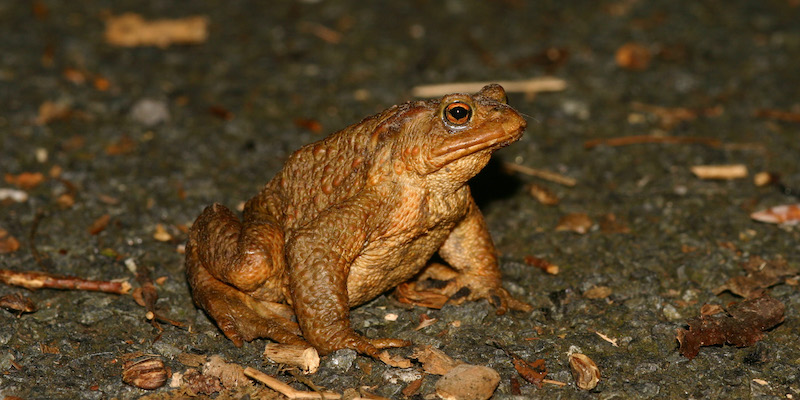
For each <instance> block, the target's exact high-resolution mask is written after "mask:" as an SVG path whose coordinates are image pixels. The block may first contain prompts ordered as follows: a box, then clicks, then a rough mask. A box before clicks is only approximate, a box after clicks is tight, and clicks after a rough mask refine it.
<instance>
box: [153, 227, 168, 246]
mask: <svg viewBox="0 0 800 400" xmlns="http://www.w3.org/2000/svg"><path fill="white" fill-rule="evenodd" d="M153 239H155V240H158V241H159V242H169V241H170V240H172V235H170V233H169V232H167V229H166V228H164V225H162V224H156V231H155V232H154V233H153Z"/></svg>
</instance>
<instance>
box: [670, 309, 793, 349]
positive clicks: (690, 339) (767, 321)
mask: <svg viewBox="0 0 800 400" xmlns="http://www.w3.org/2000/svg"><path fill="white" fill-rule="evenodd" d="M785 308H786V307H785V306H784V304H783V303H782V302H780V301H778V300H776V299H773V298H771V297H767V296H765V297H759V298H756V299H750V300H744V301H742V302H740V303H737V304H734V305H733V306H730V307H728V312H727V313H724V314H716V315H713V316H708V315H701V316H699V317H694V318H692V319H690V320H689V321H687V324H688V325H689V329H688V330H687V329H683V328H681V329H678V331H677V339H678V342H679V343H680V352H681V354H682V355H683V356H684V357H686V358H688V359H690V360H691V359H692V358H694V357H695V356H697V354H698V353H699V352H700V347H701V346H715V345H721V344H730V345H733V346H737V347H745V346H752V345H753V344H755V343H756V342H758V341H759V340H761V339H762V338H763V336H764V332H763V331H765V330H768V329H771V328H772V327H774V326H776V325H778V324H780V323H781V322H783V319H784V311H785Z"/></svg>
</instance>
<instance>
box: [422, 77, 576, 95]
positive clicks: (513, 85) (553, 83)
mask: <svg viewBox="0 0 800 400" xmlns="http://www.w3.org/2000/svg"><path fill="white" fill-rule="evenodd" d="M492 83H497V84H499V85H500V86H502V87H503V89H505V91H506V93H526V94H530V93H539V92H560V91H562V90H564V89H565V88H566V87H567V82H566V81H564V80H563V79H558V78H553V77H547V76H545V77H539V78H532V79H525V80H519V81H497V82H489V81H487V82H459V83H444V84H437V85H423V86H416V87H414V88H413V89H412V92H411V93H412V95H413V96H414V97H422V98H431V97H440V96H444V95H446V94H450V93H476V92H478V91H480V90H481V89H482V88H483V87H484V86H486V85H489V84H492Z"/></svg>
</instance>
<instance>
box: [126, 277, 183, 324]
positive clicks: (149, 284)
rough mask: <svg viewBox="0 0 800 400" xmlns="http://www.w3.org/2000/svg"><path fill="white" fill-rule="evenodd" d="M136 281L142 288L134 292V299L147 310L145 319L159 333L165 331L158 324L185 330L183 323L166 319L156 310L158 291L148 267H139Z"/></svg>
mask: <svg viewBox="0 0 800 400" xmlns="http://www.w3.org/2000/svg"><path fill="white" fill-rule="evenodd" d="M136 281H137V282H139V285H141V286H140V287H139V288H137V289H136V290H134V293H133V298H134V300H135V301H136V303H137V304H139V305H140V306H143V307H144V308H145V309H147V313H146V314H145V318H147V320H148V321H150V324H151V325H153V327H154V328H156V329H158V331H159V332H162V331H163V330H164V329H163V328H161V326H160V325H159V324H158V322H164V323H167V324H170V325H172V326H175V327H178V328H183V327H184V326H185V325H184V324H183V323H181V322H178V321H175V320H172V319H169V318H167V317H164V316H163V315H161V314H160V313H159V312H158V310H156V301H158V291H156V287H155V285H154V284H153V279H152V278H151V276H150V268H148V267H146V266H141V267H140V266H137V267H136Z"/></svg>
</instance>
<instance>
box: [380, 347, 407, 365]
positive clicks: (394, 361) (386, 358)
mask: <svg viewBox="0 0 800 400" xmlns="http://www.w3.org/2000/svg"><path fill="white" fill-rule="evenodd" d="M378 359H379V360H381V361H383V363H384V364H386V365H388V366H390V367H395V368H411V360H409V359H407V358H404V357H402V356H399V355H392V354H389V352H388V351H386V350H384V351H382V352H380V353H379V354H378Z"/></svg>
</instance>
